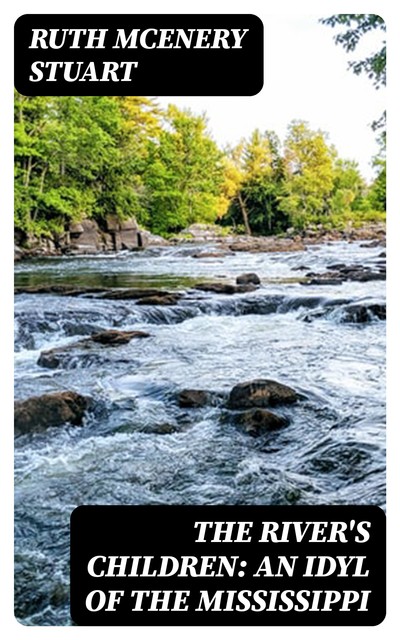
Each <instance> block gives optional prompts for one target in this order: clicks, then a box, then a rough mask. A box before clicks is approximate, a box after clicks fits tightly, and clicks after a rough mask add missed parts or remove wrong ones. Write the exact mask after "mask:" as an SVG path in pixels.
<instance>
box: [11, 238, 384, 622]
mask: <svg viewBox="0 0 400 640" xmlns="http://www.w3.org/2000/svg"><path fill="white" fill-rule="evenodd" d="M290 242H297V240H294V239H292V240H290ZM381 245H382V239H381V238H380V239H378V241H377V242H376V241H374V240H371V239H368V240H366V239H365V238H364V239H363V240H361V241H353V242H351V243H350V242H344V241H340V242H331V243H329V244H313V243H311V244H309V245H307V246H306V247H304V246H303V247H302V248H299V247H294V246H293V245H292V249H288V248H287V247H283V246H281V247H280V249H281V250H279V248H277V247H275V250H274V251H270V250H269V249H268V248H266V247H264V249H265V250H263V248H262V247H261V248H260V247H258V248H257V250H250V251H249V250H248V248H247V250H242V247H241V248H238V247H232V246H231V247H229V246H228V245H227V244H226V243H224V246H223V247H222V246H221V244H220V243H212V244H209V245H201V246H200V245H192V244H182V245H181V244H178V245H177V246H169V247H157V248H148V249H145V250H143V251H140V252H128V251H125V252H120V253H116V254H98V255H96V256H85V257H82V256H80V257H54V258H46V259H42V260H40V259H35V260H29V261H21V262H18V264H17V265H16V280H15V284H16V298H15V300H16V302H15V321H16V322H15V349H16V355H15V363H16V366H15V375H16V383H15V395H16V420H15V431H16V440H15V467H16V485H15V487H16V490H15V505H16V507H15V514H16V613H17V616H18V618H19V619H21V620H22V621H24V622H25V623H26V624H50V625H52V624H63V625H67V624H70V620H69V613H68V607H69V603H68V554H69V548H68V544H69V540H68V527H69V515H70V513H71V511H72V510H73V508H74V507H75V506H77V505H78V504H96V503H99V504H159V503H162V504H265V505H269V504H378V505H381V506H383V505H384V503H385V371H384V369H385V322H384V320H385V318H386V302H385V282H384V279H385V254H384V248H383V247H382V246H381ZM253 249H254V247H253Z"/></svg>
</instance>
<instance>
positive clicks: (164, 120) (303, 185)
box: [15, 14, 386, 238]
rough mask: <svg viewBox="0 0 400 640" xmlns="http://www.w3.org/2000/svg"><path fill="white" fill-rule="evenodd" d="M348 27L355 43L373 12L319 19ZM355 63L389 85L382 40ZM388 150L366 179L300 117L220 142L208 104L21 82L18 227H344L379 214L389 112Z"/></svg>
mask: <svg viewBox="0 0 400 640" xmlns="http://www.w3.org/2000/svg"><path fill="white" fill-rule="evenodd" d="M321 22H322V23H323V24H325V25H327V26H330V27H333V28H335V29H340V31H339V33H338V34H337V35H336V36H335V42H336V43H337V44H339V45H340V46H342V47H343V48H344V49H345V50H346V52H349V53H351V52H353V51H354V50H355V49H356V48H357V46H358V44H359V41H360V40H361V39H362V38H363V37H364V35H365V34H368V33H369V32H370V31H373V30H375V31H378V32H379V31H382V32H384V31H385V23H384V22H383V20H382V18H380V17H379V16H377V15H375V14H339V15H335V16H331V17H330V18H326V19H324V20H321ZM349 68H350V69H351V70H352V71H353V72H354V73H356V74H357V75H358V74H361V73H364V74H367V75H368V77H369V78H370V79H371V80H372V82H373V84H374V86H375V87H376V88H379V87H381V86H384V85H385V84H386V45H385V43H383V44H382V48H381V49H380V50H379V51H377V52H376V53H375V54H372V55H371V56H369V57H367V58H364V59H362V60H356V61H354V60H353V61H350V62H349ZM373 128H374V129H375V130H376V131H377V132H378V133H379V137H378V141H379V146H380V151H379V153H378V154H377V156H376V158H375V159H374V160H373V162H374V164H375V169H376V177H375V179H374V181H373V182H372V184H369V185H367V184H366V182H365V180H364V179H363V177H362V176H361V174H360V172H359V170H358V167H357V164H356V163H355V162H354V161H352V160H347V159H343V158H340V157H339V155H338V153H337V151H336V149H335V148H334V146H332V145H331V144H330V143H329V142H328V137H327V135H326V134H325V133H324V132H321V131H313V130H312V129H311V128H310V126H309V125H308V123H306V122H303V121H293V122H291V123H290V124H289V125H288V129H287V134H286V137H285V139H284V140H283V141H281V140H279V138H278V136H277V135H276V133H275V132H273V131H260V130H258V129H256V130H255V131H253V133H252V134H251V135H250V137H249V138H248V139H245V140H241V141H240V142H239V144H237V145H236V146H231V147H228V148H225V149H220V148H219V147H218V146H217V144H216V143H215V141H214V140H213V139H212V137H211V135H210V133H209V131H208V128H207V119H206V116H205V115H197V114H194V113H192V112H191V111H189V110H183V111H182V110H179V109H178V108H177V107H176V106H173V105H170V106H169V107H168V109H166V110H162V109H160V108H159V106H158V105H157V101H156V99H154V98H147V97H128V96H124V97H106V96H95V97H92V96H90V97H77V96H73V97H26V96H22V95H20V94H18V93H17V92H15V227H16V229H17V230H18V231H20V232H23V235H24V236H25V237H26V238H29V237H33V236H36V237H37V236H53V237H54V236H57V234H62V233H63V232H64V229H65V227H66V226H67V225H68V224H69V223H70V222H77V221H79V220H82V219H83V218H93V219H94V220H96V221H97V222H98V224H99V226H100V227H102V225H104V223H105V219H106V216H108V215H110V214H112V215H117V216H118V217H119V218H120V219H121V220H123V219H124V218H128V217H132V216H134V217H135V218H136V219H137V221H138V223H139V224H140V225H142V226H143V227H145V228H147V229H149V230H150V231H152V232H153V233H157V234H161V235H164V236H168V235H170V234H174V233H177V232H179V231H181V230H182V229H185V227H187V226H188V225H190V224H192V223H194V222H207V223H218V224H221V225H223V226H225V227H230V228H232V229H233V231H235V232H237V233H247V234H251V233H254V234H263V235H269V234H277V233H281V232H284V231H285V230H287V229H288V228H294V229H295V230H302V229H304V228H309V227H312V226H315V225H321V226H322V227H325V228H344V227H345V226H346V225H348V224H349V223H351V224H353V225H361V224H363V223H366V222H370V221H376V220H383V219H384V217H385V206H386V204H385V203H386V162H385V133H384V130H385V114H383V115H382V116H381V117H380V118H379V119H378V120H377V121H376V122H375V123H374V124H373Z"/></svg>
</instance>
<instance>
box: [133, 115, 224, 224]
mask: <svg viewBox="0 0 400 640" xmlns="http://www.w3.org/2000/svg"><path fill="white" fill-rule="evenodd" d="M144 180H145V183H146V186H147V190H148V202H147V206H148V211H149V215H148V220H149V226H150V228H151V229H152V230H153V231H154V232H156V233H171V232H176V231H180V230H181V229H183V228H185V227H186V226H187V225H189V224H192V223H194V222H214V221H215V220H216V218H217V216H218V209H219V196H220V188H221V184H222V181H223V165H222V154H221V152H220V151H219V149H218V147H217V145H216V144H215V142H214V141H213V140H212V139H211V138H210V136H209V134H208V132H207V123H206V120H205V117H204V116H197V115H194V114H193V113H192V112H191V111H190V110H183V111H181V110H179V109H178V108H177V107H175V106H170V107H169V108H168V110H167V112H166V115H165V122H164V127H163V128H162V130H161V132H160V135H159V138H158V140H153V141H151V142H150V151H149V158H148V164H147V169H146V171H145V173H144Z"/></svg>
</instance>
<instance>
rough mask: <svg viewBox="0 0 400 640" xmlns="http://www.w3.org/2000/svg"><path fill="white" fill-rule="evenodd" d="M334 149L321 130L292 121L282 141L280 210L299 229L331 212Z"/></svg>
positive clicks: (321, 220) (319, 221)
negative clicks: (283, 192)
mask: <svg viewBox="0 0 400 640" xmlns="http://www.w3.org/2000/svg"><path fill="white" fill-rule="evenodd" d="M334 157H335V151H334V149H333V148H332V147H330V146H328V144H327V142H326V139H325V136H324V134H323V133H322V132H321V131H312V130H311V129H310V128H309V126H308V124H307V123H305V122H302V121H293V122H292V123H291V124H290V125H289V130H288V135H287V138H286V140H285V148H284V159H285V168H286V176H287V177H286V185H285V186H286V195H285V196H284V197H283V198H282V200H281V208H282V210H283V211H284V212H285V213H286V214H287V215H288V216H289V219H290V222H291V224H292V225H293V226H294V227H296V228H299V229H303V228H305V227H306V226H307V225H309V224H315V223H324V222H326V220H327V217H328V215H329V212H330V197H331V194H332V190H333V185H334Z"/></svg>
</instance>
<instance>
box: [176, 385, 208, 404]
mask: <svg viewBox="0 0 400 640" xmlns="http://www.w3.org/2000/svg"><path fill="white" fill-rule="evenodd" d="M209 399H210V396H209V394H208V393H207V391H202V390H201V389H183V391H180V392H179V394H178V403H179V406H180V407H182V408H199V407H204V406H206V405H207V404H208V402H209Z"/></svg>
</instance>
